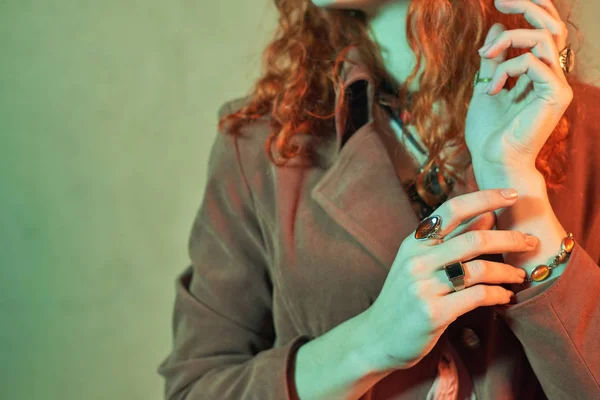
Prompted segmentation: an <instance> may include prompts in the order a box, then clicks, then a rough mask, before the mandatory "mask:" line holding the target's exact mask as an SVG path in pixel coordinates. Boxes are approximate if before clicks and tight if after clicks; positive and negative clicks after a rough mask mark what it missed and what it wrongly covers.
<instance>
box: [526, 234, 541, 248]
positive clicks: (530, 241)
mask: <svg viewBox="0 0 600 400" xmlns="http://www.w3.org/2000/svg"><path fill="white" fill-rule="evenodd" d="M538 241H539V240H538V238H537V237H535V236H531V235H526V237H525V242H526V243H527V244H528V245H530V246H531V247H535V246H536V245H537V243H538Z"/></svg>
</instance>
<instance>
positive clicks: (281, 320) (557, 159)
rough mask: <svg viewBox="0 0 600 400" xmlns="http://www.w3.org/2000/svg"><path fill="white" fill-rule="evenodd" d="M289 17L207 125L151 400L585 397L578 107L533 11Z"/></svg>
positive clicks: (549, 13) (563, 38) (591, 293)
mask: <svg viewBox="0 0 600 400" xmlns="http://www.w3.org/2000/svg"><path fill="white" fill-rule="evenodd" d="M313 2H314V4H313V3H311V2H309V1H308V0H288V1H285V0H277V1H276V5H277V7H278V9H279V11H280V14H281V17H280V30H279V34H278V37H277V38H276V39H275V40H274V41H273V42H272V43H271V44H270V46H269V47H268V48H267V50H266V53H265V55H266V60H265V66H266V71H265V75H264V76H263V78H262V79H261V80H260V81H259V82H258V84H257V86H256V89H255V91H254V93H253V95H252V96H250V97H249V98H246V99H241V100H238V101H233V102H229V103H227V104H226V105H225V106H224V107H223V108H222V109H221V113H220V115H221V117H222V121H221V122H222V123H223V126H225V125H227V126H228V130H227V132H225V131H223V132H221V133H219V134H218V135H217V138H216V140H215V142H214V145H213V148H212V152H211V157H210V161H209V177H208V184H207V187H206V192H205V197H204V201H203V204H202V207H201V208H200V211H199V213H198V215H197V217H196V220H195V223H194V226H193V230H192V233H191V237H190V242H189V250H190V257H191V260H192V264H191V265H190V266H189V268H188V269H187V270H186V271H185V272H184V273H183V274H182V275H181V276H180V277H179V278H178V279H177V284H176V294H177V296H176V303H175V311H174V334H175V336H174V349H173V352H172V353H171V354H170V355H169V357H168V358H167V359H166V360H164V362H163V363H162V364H161V366H160V368H159V372H160V373H161V374H162V375H163V376H164V377H165V378H166V383H167V384H166V397H167V398H168V399H184V398H185V399H188V400H191V399H286V398H300V399H342V398H343V399H357V398H361V399H425V398H427V399H473V398H477V399H497V398H502V399H543V398H550V399H567V398H568V399H592V398H600V386H599V382H600V351H599V350H598V349H599V348H600V346H598V339H597V337H598V335H599V334H600V297H598V291H599V290H600V268H598V261H599V260H600V246H598V239H597V237H596V235H595V233H596V232H597V231H598V230H600V168H599V167H600V156H599V155H598V152H597V151H596V150H595V149H598V148H599V147H598V146H600V134H599V130H598V129H597V128H595V127H594V124H592V123H591V121H589V119H588V120H586V116H588V115H590V114H591V111H592V108H593V107H595V104H598V101H600V93H599V91H598V90H597V89H595V88H593V87H591V86H587V85H583V84H580V83H577V82H576V79H575V78H574V77H573V76H572V74H571V75H567V74H568V72H569V71H570V68H571V67H572V52H571V51H570V47H569V46H568V38H567V30H566V29H565V23H564V22H563V21H562V19H561V17H560V15H559V13H558V11H557V8H556V6H555V4H553V3H552V2H551V1H550V0H535V1H532V0H508V1H496V2H495V3H493V4H492V2H487V1H483V0H456V1H454V2H448V1H432V0H431V1H425V0H423V1H415V2H410V1H408V0H406V1H402V0H397V1H394V0H387V1H386V0H338V1H335V2H331V1H324V0H323V1H317V0H313ZM498 22H501V23H498ZM484 45H485V48H483V49H480V48H481V47H482V46H484ZM478 49H480V51H479V52H478V51H477V50H478ZM567 76H568V77H569V79H567ZM265 144H266V150H267V154H268V155H269V157H267V156H266V155H265V152H264V150H265V149H264V147H265ZM511 189H512V190H511ZM559 189H560V190H559ZM419 221H421V222H419Z"/></svg>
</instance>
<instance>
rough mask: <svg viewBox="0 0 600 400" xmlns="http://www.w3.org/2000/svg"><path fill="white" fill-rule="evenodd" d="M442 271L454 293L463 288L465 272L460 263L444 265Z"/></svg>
mask: <svg viewBox="0 0 600 400" xmlns="http://www.w3.org/2000/svg"><path fill="white" fill-rule="evenodd" d="M444 270H445V271H446V276H448V280H449V281H450V282H451V283H452V287H453V288H454V291H455V292H458V291H459V290H463V289H464V288H465V270H464V268H463V263H462V262H460V261H457V262H453V263H450V264H447V265H444Z"/></svg>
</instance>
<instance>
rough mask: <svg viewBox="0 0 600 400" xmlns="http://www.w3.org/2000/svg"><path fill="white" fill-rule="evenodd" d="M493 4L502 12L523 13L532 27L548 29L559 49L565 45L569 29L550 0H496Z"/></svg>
mask: <svg viewBox="0 0 600 400" xmlns="http://www.w3.org/2000/svg"><path fill="white" fill-rule="evenodd" d="M495 5H496V8H497V9H498V10H499V11H501V12H503V13H504V14H523V16H524V17H525V20H526V21H527V22H529V23H530V24H531V25H532V26H533V27H534V28H538V29H547V30H549V31H550V32H551V34H552V36H554V37H555V40H556V47H558V48H559V51H560V50H562V49H563V48H564V47H565V46H566V40H567V35H568V33H569V31H568V29H567V27H566V25H565V23H564V22H563V21H562V19H561V17H560V14H559V13H558V10H557V9H556V7H555V6H554V4H553V3H552V1H550V0H504V1H502V0H496V2H495Z"/></svg>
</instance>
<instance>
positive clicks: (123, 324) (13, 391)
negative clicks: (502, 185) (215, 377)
mask: <svg viewBox="0 0 600 400" xmlns="http://www.w3.org/2000/svg"><path fill="white" fill-rule="evenodd" d="M270 3H271V1H268V0H264V1H259V2H246V1H240V0H220V1H216V2H208V1H206V0H202V1H197V2H192V1H182V0H173V1H170V2H158V1H154V0H146V1H144V2H139V1H116V0H106V1H103V2H90V1H84V2H73V1H65V0H58V1H55V2H51V3H45V2H41V1H37V2H34V1H28V0H20V1H17V0H5V1H2V2H0V50H1V55H0V178H1V179H2V184H3V190H2V193H1V196H0V226H1V227H2V229H1V230H0V262H1V269H0V271H1V275H0V397H1V398H3V399H17V398H18V399H50V400H53V399H61V400H71V399H72V400H75V399H77V400H79V399H86V400H95V399H102V400H105V399H143V400H148V399H160V398H162V390H163V382H162V380H161V378H160V377H159V376H158V375H157V374H156V368H157V366H158V364H159V362H160V361H162V359H163V358H164V357H165V356H166V355H167V354H168V352H169V350H170V341H171V332H170V323H171V309H172V303H173V296H174V290H173V287H174V279H175V276H176V275H177V274H179V273H180V272H181V271H182V270H183V269H184V268H185V266H186V265H187V262H188V258H187V239H188V234H189V230H190V228H191V223H192V219H193V217H194V215H195V213H196V211H197V208H198V207H199V204H200V202H201V199H202V195H203V191H204V183H205V171H206V163H207V157H208V152H209V150H210V144H211V143H212V140H213V138H214V135H215V134H216V121H217V116H216V113H217V110H218V107H219V106H220V105H221V104H222V103H223V102H224V101H225V100H228V99H231V98H233V97H238V96H242V95H244V94H246V93H247V91H248V90H249V88H250V87H251V85H252V82H253V81H254V80H255V79H256V77H257V76H258V72H259V65H260V51H261V49H262V48H263V47H264V45H265V44H266V43H267V40H268V38H269V37H270V35H271V34H272V32H273V29H274V27H275V21H276V19H275V18H276V15H275V12H274V10H273V9H272V6H271V5H270ZM583 3H584V4H582V5H581V9H580V15H581V18H580V21H579V23H580V26H581V28H582V30H583V32H584V34H585V35H586V36H587V40H588V43H589V45H588V46H587V47H586V48H585V49H584V51H583V52H582V53H580V59H579V61H580V65H581V64H582V62H581V61H582V59H583V54H585V57H586V58H587V57H589V60H588V61H587V64H588V65H591V66H594V65H597V62H598V60H600V57H598V55H599V54H600V51H599V45H597V44H596V45H594V44H593V43H591V42H594V41H595V40H596V41H597V39H598V38H600V29H599V28H598V25H597V19H598V16H600V4H598V3H596V2H592V1H591V0H590V1H587V2H583ZM586 76H587V79H588V80H589V81H591V82H594V83H598V82H599V81H600V80H599V74H598V71H597V70H596V71H590V72H588V73H587V75H586Z"/></svg>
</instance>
